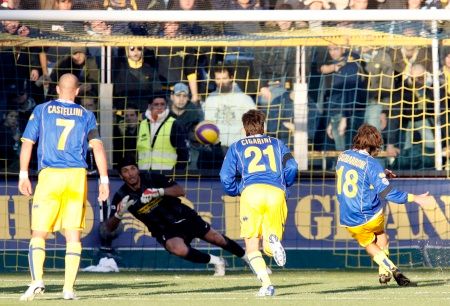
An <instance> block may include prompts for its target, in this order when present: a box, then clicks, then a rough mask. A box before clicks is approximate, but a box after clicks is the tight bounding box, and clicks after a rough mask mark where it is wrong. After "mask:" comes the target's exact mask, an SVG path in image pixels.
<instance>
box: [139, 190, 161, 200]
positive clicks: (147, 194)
mask: <svg viewBox="0 0 450 306" xmlns="http://www.w3.org/2000/svg"><path fill="white" fill-rule="evenodd" d="M162 196H164V188H147V189H145V190H144V192H143V193H142V196H141V202H142V203H143V204H146V203H148V202H150V201H151V200H152V199H156V198H160V197H162Z"/></svg>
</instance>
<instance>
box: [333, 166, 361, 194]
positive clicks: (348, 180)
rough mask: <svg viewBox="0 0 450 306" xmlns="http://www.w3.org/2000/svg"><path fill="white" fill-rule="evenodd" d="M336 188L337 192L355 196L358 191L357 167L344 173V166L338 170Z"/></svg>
mask: <svg viewBox="0 0 450 306" xmlns="http://www.w3.org/2000/svg"><path fill="white" fill-rule="evenodd" d="M336 175H337V178H336V189H337V194H342V192H344V195H345V196H346V197H347V198H354V197H356V194H357V193H358V185H357V184H358V172H357V171H356V170H355V169H350V170H347V171H346V172H345V174H344V166H340V167H339V168H338V169H337V170H336Z"/></svg>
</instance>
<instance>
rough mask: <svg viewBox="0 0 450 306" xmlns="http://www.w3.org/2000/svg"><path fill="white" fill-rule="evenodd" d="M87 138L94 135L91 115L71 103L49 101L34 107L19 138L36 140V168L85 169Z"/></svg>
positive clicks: (95, 134)
mask: <svg viewBox="0 0 450 306" xmlns="http://www.w3.org/2000/svg"><path fill="white" fill-rule="evenodd" d="M88 137H89V139H90V138H97V137H98V132H97V124H96V120H95V116H94V114H93V113H92V112H90V111H88V110H86V109H85V108H84V107H82V106H80V105H78V104H75V103H73V102H69V101H62V100H53V101H49V102H46V103H44V104H40V105H38V106H36V107H35V108H34V110H33V113H32V114H31V116H30V119H29V120H28V123H27V127H26V129H25V132H24V133H23V135H22V141H26V140H30V141H32V142H33V143H36V142H37V141H38V140H39V143H38V151H37V154H38V168H39V170H41V169H43V168H47V167H51V168H87V164H86V153H87V149H88Z"/></svg>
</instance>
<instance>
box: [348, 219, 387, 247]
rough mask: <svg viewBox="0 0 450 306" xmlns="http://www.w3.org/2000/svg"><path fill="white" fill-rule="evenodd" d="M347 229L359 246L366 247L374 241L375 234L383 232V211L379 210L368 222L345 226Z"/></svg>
mask: <svg viewBox="0 0 450 306" xmlns="http://www.w3.org/2000/svg"><path fill="white" fill-rule="evenodd" d="M347 230H348V231H349V232H350V234H351V235H352V237H353V238H355V239H356V241H358V243H359V245H360V246H362V247H366V246H368V245H369V244H371V243H372V242H374V241H375V238H376V235H378V234H381V233H383V232H384V213H383V211H380V212H379V213H378V215H375V216H374V217H373V218H372V219H371V220H370V221H369V222H367V223H365V224H362V225H358V226H353V227H347Z"/></svg>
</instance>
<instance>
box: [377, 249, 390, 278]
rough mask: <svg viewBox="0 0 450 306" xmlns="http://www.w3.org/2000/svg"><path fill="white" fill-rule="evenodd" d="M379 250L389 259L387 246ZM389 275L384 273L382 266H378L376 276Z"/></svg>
mask: <svg viewBox="0 0 450 306" xmlns="http://www.w3.org/2000/svg"><path fill="white" fill-rule="evenodd" d="M381 250H382V251H383V252H384V254H386V257H388V258H389V244H388V245H386V246H385V247H384V248H381ZM386 273H389V271H386V269H385V268H384V267H383V266H378V274H380V275H381V274H386Z"/></svg>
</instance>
